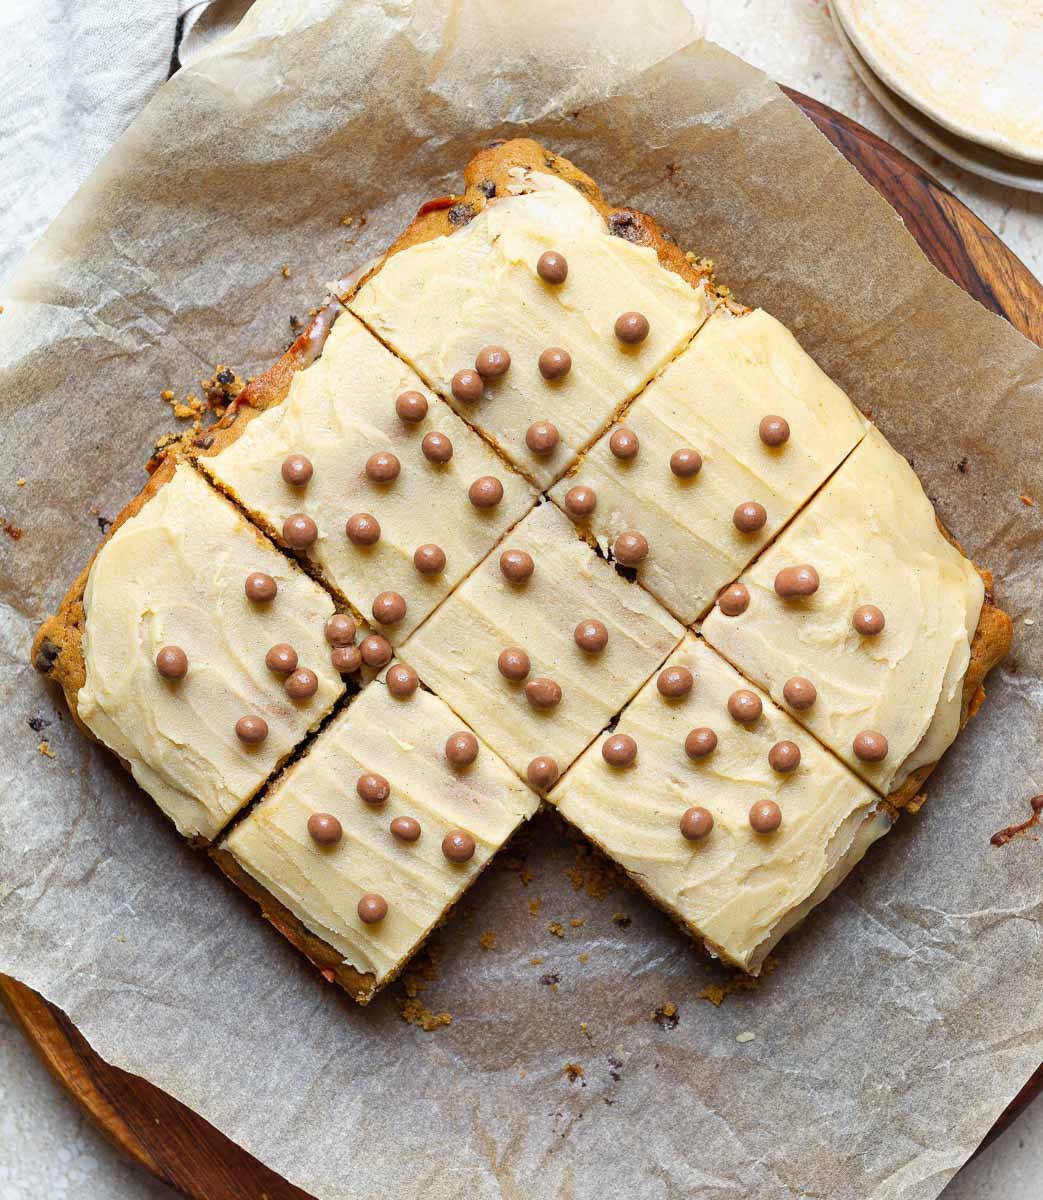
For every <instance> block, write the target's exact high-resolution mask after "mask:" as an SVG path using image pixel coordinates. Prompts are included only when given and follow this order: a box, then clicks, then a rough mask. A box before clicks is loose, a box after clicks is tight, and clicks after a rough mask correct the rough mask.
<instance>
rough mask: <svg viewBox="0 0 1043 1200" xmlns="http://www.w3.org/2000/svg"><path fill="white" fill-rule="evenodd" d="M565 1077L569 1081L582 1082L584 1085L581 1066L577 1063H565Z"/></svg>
mask: <svg viewBox="0 0 1043 1200" xmlns="http://www.w3.org/2000/svg"><path fill="white" fill-rule="evenodd" d="M565 1078H566V1079H567V1080H568V1081H569V1083H582V1084H583V1086H584V1087H586V1083H585V1082H584V1079H583V1067H582V1066H581V1065H580V1064H579V1063H576V1062H569V1063H566V1064H565Z"/></svg>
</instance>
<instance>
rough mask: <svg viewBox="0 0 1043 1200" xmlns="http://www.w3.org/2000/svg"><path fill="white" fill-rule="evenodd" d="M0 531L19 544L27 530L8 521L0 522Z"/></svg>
mask: <svg viewBox="0 0 1043 1200" xmlns="http://www.w3.org/2000/svg"><path fill="white" fill-rule="evenodd" d="M0 529H2V530H3V531H4V533H6V534H7V536H8V537H9V538H10V539H11V541H12V542H17V541H18V540H19V538H21V536H22V534H23V533H25V530H24V529H22V527H21V526H20V525H15V524H14V523H13V522H12V521H6V520H5V521H2V522H0Z"/></svg>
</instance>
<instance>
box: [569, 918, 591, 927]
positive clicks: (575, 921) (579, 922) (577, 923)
mask: <svg viewBox="0 0 1043 1200" xmlns="http://www.w3.org/2000/svg"><path fill="white" fill-rule="evenodd" d="M586 920H587V918H586V917H573V918H572V920H571V921H569V924H570V925H571V926H572V928H573V929H579V928H580V927H581V926H582V925H584V924H585V923H586Z"/></svg>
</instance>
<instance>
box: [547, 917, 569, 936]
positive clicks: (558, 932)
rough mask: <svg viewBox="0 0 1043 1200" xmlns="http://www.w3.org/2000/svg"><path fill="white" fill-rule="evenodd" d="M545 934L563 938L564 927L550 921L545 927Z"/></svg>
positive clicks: (558, 922)
mask: <svg viewBox="0 0 1043 1200" xmlns="http://www.w3.org/2000/svg"><path fill="white" fill-rule="evenodd" d="M547 932H548V933H553V934H554V936H555V937H558V938H563V937H564V936H565V926H564V925H562V923H561V922H560V921H551V923H550V924H549V925H548V926H547Z"/></svg>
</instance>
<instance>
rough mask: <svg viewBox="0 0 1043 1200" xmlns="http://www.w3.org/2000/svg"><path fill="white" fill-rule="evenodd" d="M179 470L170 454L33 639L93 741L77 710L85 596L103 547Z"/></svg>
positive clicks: (37, 658) (37, 660)
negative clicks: (89, 579)
mask: <svg viewBox="0 0 1043 1200" xmlns="http://www.w3.org/2000/svg"><path fill="white" fill-rule="evenodd" d="M176 466H177V458H176V456H175V455H174V454H173V453H167V454H165V455H163V456H162V457H161V458H160V459H159V461H158V464H157V465H156V466H155V469H154V470H153V472H152V474H151V476H150V477H149V481H148V483H146V484H145V486H144V487H143V488H142V489H141V491H140V492H138V494H137V495H136V496H135V497H134V499H133V500H131V502H130V503H129V504H128V505H127V506H126V508H124V509H123V511H122V512H121V513H120V514H119V516H118V517H117V518H116V519H115V520H114V521H113V522H112V524H111V525H110V526H109V529H108V532H107V533H106V534H105V536H104V537H103V538H102V539H101V541H100V542H99V543H98V545H97V547H96V548H95V550H94V553H93V554H92V555H91V556H90V558H89V559H88V560H87V563H86V565H85V566H84V568H83V570H82V571H81V572H80V573H79V575H77V577H76V579H75V580H74V581H73V583H72V586H71V587H70V588H69V590H68V592H66V594H65V598H64V599H63V600H62V602H61V605H60V606H59V608H58V611H57V612H56V613H55V614H54V616H53V617H48V618H47V620H46V621H44V623H43V624H42V625H41V626H40V628H39V629H38V630H37V631H36V637H35V638H34V639H33V648H32V663H33V666H34V667H35V668H36V669H37V671H39V672H40V673H41V674H42V675H46V676H48V678H50V679H52V680H54V682H55V683H56V684H58V686H59V687H60V688H61V689H62V691H63V692H64V693H65V702H66V704H68V706H69V712H70V713H71V714H72V719H73V720H74V721H75V722H76V724H77V725H78V726H79V727H80V729H81V730H82V731H83V732H84V733H85V734H86V735H87V736H88V737H89V738H94V734H93V733H91V731H90V730H89V729H88V728H87V726H86V725H84V724H83V722H82V721H81V720H80V717H79V713H78V712H77V708H76V696H77V693H78V692H79V690H80V688H82V687H83V685H84V683H85V682H86V668H85V666H84V660H83V627H84V622H85V619H86V618H85V614H84V611H83V593H84V591H85V589H86V587H87V577H88V576H89V575H90V572H91V567H92V566H93V565H94V560H95V559H96V558H97V557H98V555H99V554H100V553H101V548H102V546H104V545H105V543H106V542H107V541H108V540H109V539H110V538H111V537H112V536H113V534H114V533H115V532H116V530H117V529H119V527H120V526H121V525H122V524H123V523H124V522H125V521H129V520H130V518H131V517H133V516H136V515H137V514H138V513H139V512H141V510H142V509H143V508H144V507H145V505H146V504H148V502H149V501H150V500H151V499H152V497H153V496H155V494H156V493H157V492H158V491H159V489H160V488H161V487H162V486H163V485H164V484H165V483H167V482H168V481H169V480H170V479H171V478H172V477H173V475H174V468H175V467H176ZM94 740H97V739H94ZM121 761H122V760H121ZM123 765H124V766H126V765H127V764H126V763H124V764H123Z"/></svg>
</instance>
